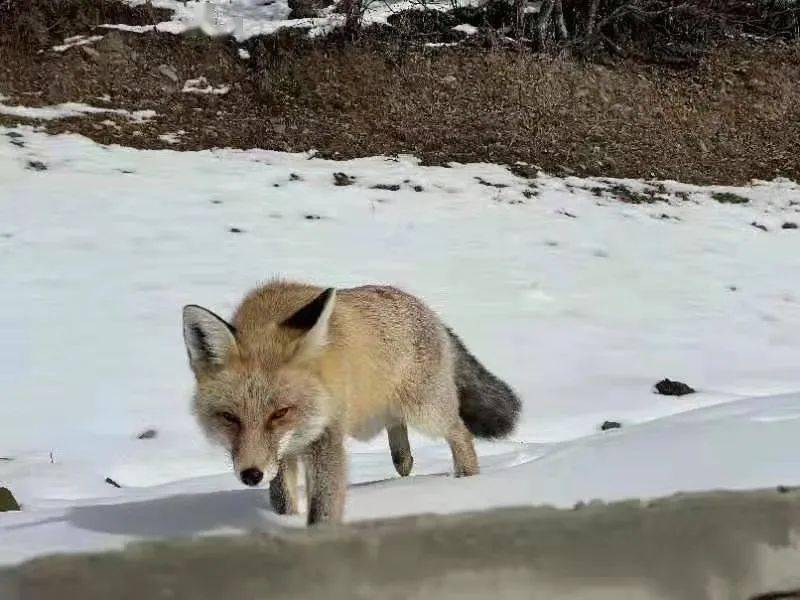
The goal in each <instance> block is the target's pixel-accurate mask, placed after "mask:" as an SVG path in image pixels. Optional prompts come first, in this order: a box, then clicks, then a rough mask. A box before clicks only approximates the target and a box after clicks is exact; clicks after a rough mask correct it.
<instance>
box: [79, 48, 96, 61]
mask: <svg viewBox="0 0 800 600" xmlns="http://www.w3.org/2000/svg"><path fill="white" fill-rule="evenodd" d="M81 52H83V53H84V54H85V55H86V56H88V57H89V58H91V59H92V60H100V53H99V52H98V51H97V50H95V49H94V48H92V47H91V46H81Z"/></svg>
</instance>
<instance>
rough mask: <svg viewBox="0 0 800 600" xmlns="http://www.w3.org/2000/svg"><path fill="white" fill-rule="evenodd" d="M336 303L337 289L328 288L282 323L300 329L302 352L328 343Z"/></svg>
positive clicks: (316, 348)
mask: <svg viewBox="0 0 800 600" xmlns="http://www.w3.org/2000/svg"><path fill="white" fill-rule="evenodd" d="M334 304H336V290H335V289H333V288H328V289H327V290H325V291H324V292H322V293H321V294H320V295H319V296H317V297H316V298H314V299H313V300H312V301H311V302H309V303H308V304H306V305H305V306H304V307H303V308H301V309H300V310H298V311H297V312H296V313H294V314H293V315H292V316H291V317H289V318H288V319H286V320H285V321H283V323H281V325H282V326H283V327H288V328H289V329H295V330H298V331H300V332H301V333H302V334H303V338H302V341H301V343H300V350H301V352H302V353H306V352H309V351H314V350H318V349H320V348H322V347H323V346H325V344H327V343H328V330H329V326H330V319H331V313H333V306H334Z"/></svg>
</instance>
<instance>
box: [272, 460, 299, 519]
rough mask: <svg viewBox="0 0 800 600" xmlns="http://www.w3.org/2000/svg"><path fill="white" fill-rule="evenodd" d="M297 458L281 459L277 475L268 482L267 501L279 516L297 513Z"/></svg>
mask: <svg viewBox="0 0 800 600" xmlns="http://www.w3.org/2000/svg"><path fill="white" fill-rule="evenodd" d="M298 466H299V465H298V464H297V457H296V456H286V457H284V458H282V459H281V462H280V465H279V466H278V474H277V475H275V478H274V479H273V480H272V481H270V482H269V499H270V502H271V503H272V508H274V509H275V512H276V513H278V514H279V515H293V514H296V513H297V511H298V497H297V469H298Z"/></svg>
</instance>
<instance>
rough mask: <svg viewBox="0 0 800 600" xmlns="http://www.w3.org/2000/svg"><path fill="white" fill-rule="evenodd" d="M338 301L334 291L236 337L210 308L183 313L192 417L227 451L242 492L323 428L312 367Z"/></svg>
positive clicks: (322, 400) (322, 397)
mask: <svg viewBox="0 0 800 600" xmlns="http://www.w3.org/2000/svg"><path fill="white" fill-rule="evenodd" d="M335 300H336V293H335V291H334V290H333V289H332V288H331V289H328V290H325V291H324V292H322V294H320V295H319V296H317V297H316V298H315V299H314V300H312V301H311V302H310V303H308V304H306V305H305V306H302V307H300V308H299V309H298V310H297V311H296V312H294V313H293V314H292V315H291V316H290V317H289V318H287V319H284V320H282V321H280V322H269V323H267V324H265V325H264V326H262V327H258V328H257V329H256V328H253V329H252V330H251V329H249V328H248V323H247V319H245V318H242V319H239V320H240V321H242V323H241V326H242V327H241V331H237V329H236V327H234V325H231V324H229V323H227V322H226V321H224V320H223V319H222V318H220V317H219V316H217V315H215V314H214V313H213V312H211V311H210V310H208V309H205V308H202V307H200V306H196V305H189V306H185V307H184V309H183V337H184V341H185V342H186V349H187V351H188V354H189V364H190V366H191V368H192V371H193V372H194V375H195V380H196V384H197V385H196V389H195V394H194V413H195V415H196V416H197V418H198V420H199V422H200V424H201V426H202V428H203V429H204V430H205V432H206V434H207V435H208V436H209V437H210V438H211V439H212V440H214V441H216V442H218V443H220V444H222V445H223V446H224V447H225V448H227V449H228V450H229V451H230V453H231V458H232V460H233V467H234V470H235V472H236V473H237V474H238V476H239V478H240V479H241V480H242V482H243V483H245V484H247V485H251V486H254V485H258V484H259V483H260V482H261V481H262V480H264V481H270V480H271V479H272V478H273V477H275V475H276V474H277V472H278V463H279V461H280V459H281V458H282V457H284V456H287V455H293V454H297V453H299V452H301V451H302V450H304V449H305V448H306V447H307V446H308V445H309V444H310V443H311V442H313V441H314V440H315V439H317V438H318V437H319V436H320V435H321V434H322V432H323V431H324V429H325V427H326V425H327V423H328V420H329V415H328V414H327V412H326V411H327V410H328V409H327V407H329V406H330V402H328V401H327V392H326V390H325V386H324V385H323V383H322V380H321V377H320V375H319V373H318V369H317V368H316V363H317V359H318V358H319V357H320V356H321V354H322V351H323V350H324V348H325V346H326V344H327V342H328V334H329V326H330V317H331V313H332V311H333V306H334V302H335ZM240 310H241V309H240ZM234 322H235V323H237V324H238V321H236V320H235V321H234Z"/></svg>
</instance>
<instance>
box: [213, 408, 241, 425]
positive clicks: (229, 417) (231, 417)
mask: <svg viewBox="0 0 800 600" xmlns="http://www.w3.org/2000/svg"><path fill="white" fill-rule="evenodd" d="M217 417H219V418H220V419H222V420H223V421H225V422H226V423H230V424H231V425H241V423H242V422H241V421H240V420H239V417H237V416H236V415H235V414H233V413H231V412H228V411H226V410H225V411H222V412H218V413H217Z"/></svg>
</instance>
